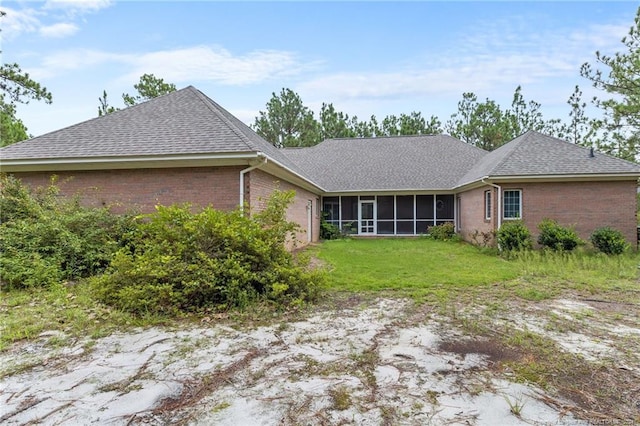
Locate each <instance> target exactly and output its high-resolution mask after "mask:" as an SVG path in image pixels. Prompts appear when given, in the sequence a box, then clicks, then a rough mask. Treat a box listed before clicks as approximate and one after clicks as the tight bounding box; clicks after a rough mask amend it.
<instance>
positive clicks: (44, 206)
mask: <svg viewBox="0 0 640 426" xmlns="http://www.w3.org/2000/svg"><path fill="white" fill-rule="evenodd" d="M1 179H2V181H1V182H0V185H1V188H0V207H1V208H2V223H1V224H0V283H1V284H2V287H3V288H8V289H11V288H24V287H37V286H49V285H51V284H53V283H56V282H61V281H65V280H67V281H68V280H76V279H78V278H82V277H87V276H90V275H93V274H95V273H99V272H101V271H103V270H104V269H105V268H106V267H107V265H108V264H109V262H110V261H111V258H112V256H113V254H114V253H115V252H116V250H117V249H118V241H119V240H120V238H121V236H122V234H123V233H125V232H126V231H127V229H128V227H129V224H130V223H131V221H130V218H129V217H128V216H117V215H113V214H111V213H110V212H109V211H108V209H106V208H99V209H91V208H85V207H82V206H81V205H80V203H79V202H78V200H77V199H72V200H67V199H63V198H58V197H57V193H58V189H57V187H56V186H55V185H53V184H50V185H49V186H48V187H46V188H40V189H38V190H34V191H32V190H30V189H29V188H28V187H26V186H25V185H23V184H22V183H20V181H18V180H16V179H14V178H12V177H6V176H3V177H2V178H1Z"/></svg>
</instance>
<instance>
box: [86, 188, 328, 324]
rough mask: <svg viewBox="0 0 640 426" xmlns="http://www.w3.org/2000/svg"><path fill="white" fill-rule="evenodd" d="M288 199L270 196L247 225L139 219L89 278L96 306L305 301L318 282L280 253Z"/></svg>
mask: <svg viewBox="0 0 640 426" xmlns="http://www.w3.org/2000/svg"><path fill="white" fill-rule="evenodd" d="M292 197H293V193H292V192H279V191H276V192H275V193H274V194H273V196H272V197H271V198H270V199H269V201H268V203H267V206H266V208H265V209H264V210H263V211H262V212H261V213H259V214H256V215H254V216H253V218H248V217H246V216H243V215H242V214H241V213H240V212H239V211H233V212H222V211H218V210H214V209H212V208H205V209H203V210H202V211H200V212H198V213H192V212H191V209H190V206H188V205H182V206H177V205H176V206H169V207H163V206H159V207H157V211H156V212H155V213H153V214H150V215H145V216H143V217H141V218H140V223H139V226H138V229H137V230H136V231H135V232H134V233H133V234H131V235H130V239H129V244H128V246H127V247H125V248H122V249H121V250H120V251H118V253H117V255H116V256H115V258H114V260H113V262H112V263H111V265H110V267H109V268H108V270H107V271H106V273H105V274H103V275H102V276H100V277H95V278H93V279H92V284H93V286H94V288H95V293H96V294H97V295H98V297H99V298H100V299H101V300H103V301H104V302H106V303H108V304H111V305H113V306H116V307H118V308H120V309H124V310H127V311H130V312H133V313H136V314H143V313H147V312H153V313H160V314H175V313H177V312H179V311H197V310H199V309H201V308H213V309H218V310H223V309H228V308H232V307H246V306H247V305H249V304H250V303H252V302H254V301H256V300H257V299H259V298H266V299H268V300H272V301H274V302H275V303H277V304H283V305H284V304H290V303H301V302H304V301H309V300H313V299H314V298H315V297H316V296H317V294H318V291H319V285H320V283H321V281H322V279H323V275H322V273H321V272H318V271H309V270H307V269H306V268H305V267H303V265H299V264H298V263H297V261H296V259H295V258H294V257H293V255H292V254H291V253H290V252H288V251H287V250H286V249H285V244H284V243H285V240H286V238H287V237H288V236H289V235H290V234H291V232H293V231H294V230H295V229H296V226H295V224H292V223H290V222H287V221H286V220H285V212H286V208H287V205H288V203H289V202H290V200H291V199H292Z"/></svg>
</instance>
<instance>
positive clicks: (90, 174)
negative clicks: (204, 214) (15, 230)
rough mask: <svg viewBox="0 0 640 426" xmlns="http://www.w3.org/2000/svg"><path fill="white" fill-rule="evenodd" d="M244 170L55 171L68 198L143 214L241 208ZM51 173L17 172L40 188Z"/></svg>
mask: <svg viewBox="0 0 640 426" xmlns="http://www.w3.org/2000/svg"><path fill="white" fill-rule="evenodd" d="M241 169H242V168H241V167H194V168H175V169H127V170H91V171H72V172H56V173H55V175H56V176H57V177H58V182H57V185H58V186H59V187H60V190H61V193H62V194H63V195H66V196H71V195H76V194H80V195H81V198H82V200H83V202H84V203H86V204H88V205H94V206H100V205H114V209H113V210H114V211H116V212H123V211H125V210H127V208H128V207H132V206H134V207H135V208H137V209H139V211H140V212H142V213H150V212H153V211H154V210H155V206H156V205H157V204H163V205H170V204H174V203H186V202H188V203H191V204H194V205H201V206H207V205H212V206H213V207H214V208H216V209H221V210H231V209H234V208H236V207H237V206H238V197H239V186H238V183H239V174H240V170H241ZM52 174H53V173H51V172H37V173H31V172H30V173H14V175H15V176H16V177H17V178H19V179H21V180H22V181H23V182H25V183H27V184H29V185H31V186H34V187H37V186H45V185H47V184H48V183H49V180H50V178H51V175H52Z"/></svg>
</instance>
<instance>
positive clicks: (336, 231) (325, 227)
mask: <svg viewBox="0 0 640 426" xmlns="http://www.w3.org/2000/svg"><path fill="white" fill-rule="evenodd" d="M342 237H344V235H343V234H342V232H341V231H340V228H339V227H337V226H336V225H334V224H333V223H329V222H327V221H326V220H325V218H324V216H322V217H321V218H320V239H322V240H337V239H340V238H342Z"/></svg>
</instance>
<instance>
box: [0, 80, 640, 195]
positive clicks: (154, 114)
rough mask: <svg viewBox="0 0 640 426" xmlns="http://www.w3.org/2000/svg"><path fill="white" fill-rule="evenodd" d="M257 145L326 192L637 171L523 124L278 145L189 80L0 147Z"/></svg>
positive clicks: (10, 151)
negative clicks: (496, 141) (477, 133)
mask: <svg viewBox="0 0 640 426" xmlns="http://www.w3.org/2000/svg"><path fill="white" fill-rule="evenodd" d="M257 152H262V153H264V154H266V155H267V156H268V157H269V158H270V159H271V160H275V161H276V162H278V163H280V165H281V166H284V167H285V168H287V169H289V170H291V171H293V172H294V173H295V174H297V175H299V176H301V177H302V178H303V179H305V180H307V181H308V182H310V183H312V184H314V185H319V186H320V187H321V188H322V189H324V190H326V191H328V192H343V191H345V192H346V191H376V190H386V191H402V190H425V191H426V190H452V189H454V188H456V187H459V186H462V185H466V184H468V183H472V182H476V181H478V180H480V179H482V178H483V177H485V176H489V177H495V178H499V177H501V176H542V175H553V176H562V175H575V174H583V175H584V174H632V175H633V174H636V175H638V176H640V166H638V165H637V164H634V163H630V162H627V161H624V160H620V159H618V158H614V157H610V156H607V155H604V154H601V153H596V155H595V157H593V158H591V157H590V156H589V150H588V149H587V148H583V147H580V146H577V145H573V144H571V143H568V142H565V141H562V140H559V139H556V138H552V137H549V136H545V135H543V134H541V133H537V132H532V131H530V132H527V133H525V134H523V135H521V136H519V137H517V138H516V139H514V140H513V141H511V142H509V143H507V144H506V145H504V146H502V147H500V148H498V149H497V150H495V151H493V152H486V151H483V150H481V149H478V148H476V147H473V146H471V145H468V144H466V143H464V142H462V141H460V140H458V139H455V138H452V137H450V136H446V135H431V136H397V137H383V138H363V139H331V140H327V141H324V142H322V143H320V144H319V145H316V146H314V147H309V148H297V149H285V150H281V149H277V148H275V147H274V146H273V145H271V144H270V143H268V142H267V141H265V140H264V139H263V138H262V137H260V136H259V135H258V134H256V133H255V132H254V131H253V130H251V129H250V128H249V127H248V126H246V125H245V124H244V123H242V122H241V121H240V120H238V119H237V118H236V117H234V116H233V115H232V114H230V113H229V112H228V111H226V110H225V109H224V108H222V107H221V106H220V105H218V104H217V103H215V102H214V101H212V100H211V99H209V98H208V97H207V96H205V95H204V94H202V93H201V92H200V91H199V90H197V89H195V88H194V87H192V86H189V87H187V88H184V89H182V90H178V91H176V92H173V93H170V94H167V95H165V96H161V97H158V98H155V99H152V100H150V101H148V102H144V103H141V104H139V105H135V106H133V107H130V108H126V109H123V110H120V111H117V112H114V113H112V114H109V115H106V116H104V117H98V118H94V119H91V120H88V121H85V122H82V123H79V124H76V125H73V126H70V127H66V128H64V129H61V130H58V131H55V132H51V133H47V134H45V135H42V136H38V137H36V138H33V139H30V140H28V141H24V142H21V143H17V144H14V145H10V146H8V147H5V148H2V149H0V159H2V160H3V162H4V161H10V160H44V162H45V163H46V160H49V159H51V160H58V159H64V160H63V161H66V159H82V158H92V157H93V158H96V159H101V158H109V159H111V160H113V159H116V160H117V159H120V158H122V159H123V160H124V159H127V158H136V157H144V156H151V157H159V158H162V157H163V156H168V155H181V154H185V155H190V154H225V153H246V154H252V153H257ZM100 161H102V160H100ZM272 162H273V161H272Z"/></svg>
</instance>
